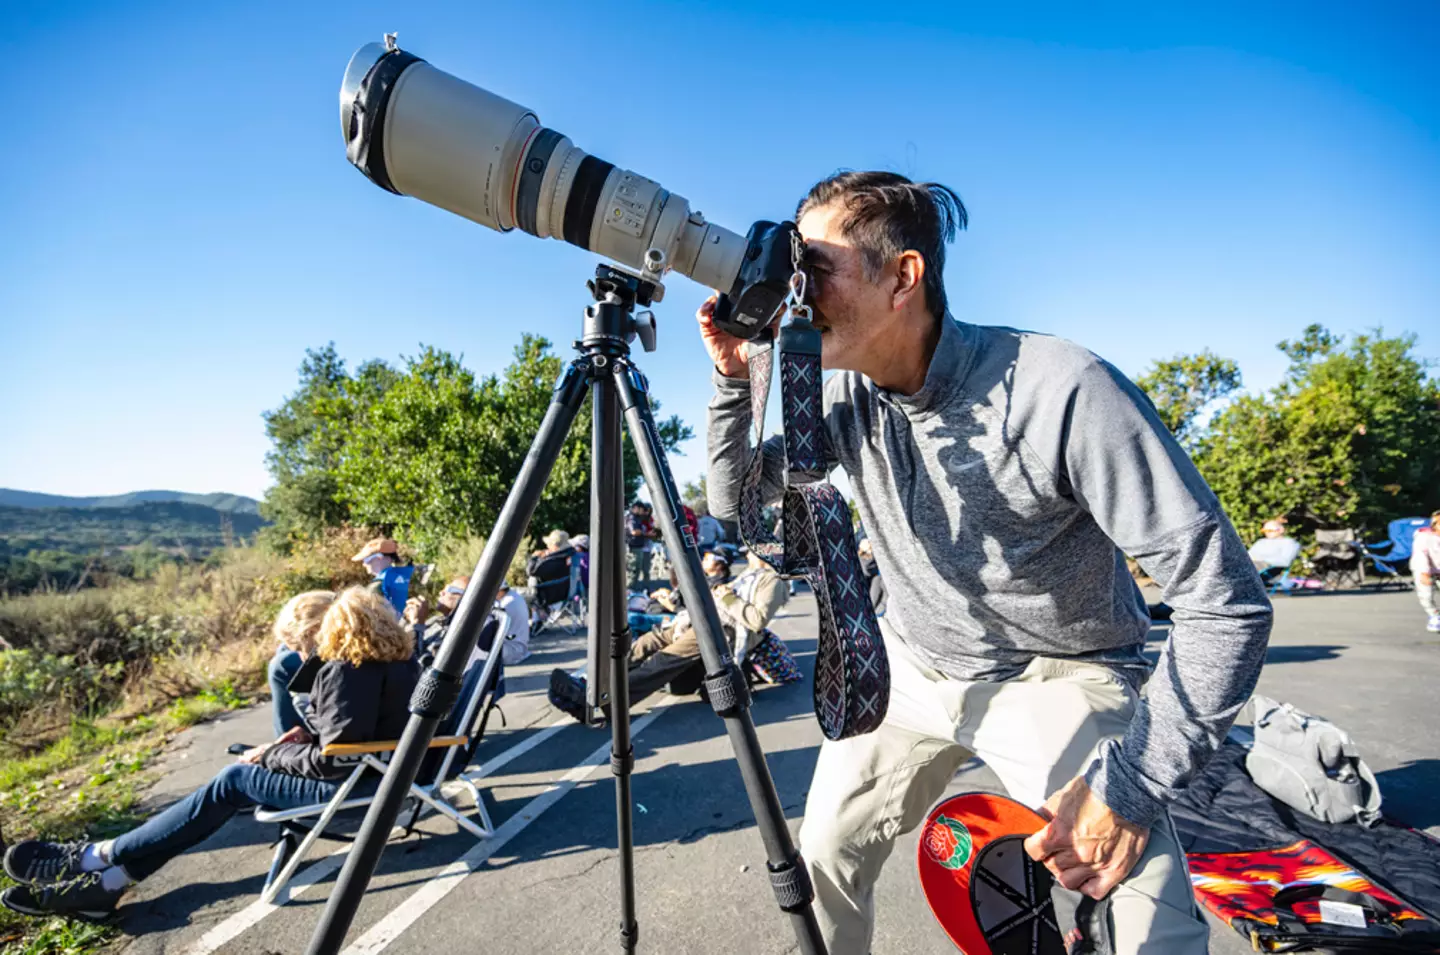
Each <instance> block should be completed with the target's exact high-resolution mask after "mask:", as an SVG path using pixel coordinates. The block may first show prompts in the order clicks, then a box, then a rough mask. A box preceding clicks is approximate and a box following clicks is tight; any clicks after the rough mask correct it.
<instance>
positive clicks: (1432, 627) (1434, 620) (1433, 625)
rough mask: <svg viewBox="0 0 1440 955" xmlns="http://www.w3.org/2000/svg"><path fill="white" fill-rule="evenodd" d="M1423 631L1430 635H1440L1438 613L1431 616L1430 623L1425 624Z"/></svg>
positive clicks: (1439, 616)
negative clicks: (1428, 632) (1427, 631)
mask: <svg viewBox="0 0 1440 955" xmlns="http://www.w3.org/2000/svg"><path fill="white" fill-rule="evenodd" d="M1425 629H1426V630H1429V631H1430V632H1431V633H1440V613H1437V614H1431V616H1430V622H1429V623H1427V624H1425Z"/></svg>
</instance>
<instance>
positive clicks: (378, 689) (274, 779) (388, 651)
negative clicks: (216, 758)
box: [0, 587, 420, 919]
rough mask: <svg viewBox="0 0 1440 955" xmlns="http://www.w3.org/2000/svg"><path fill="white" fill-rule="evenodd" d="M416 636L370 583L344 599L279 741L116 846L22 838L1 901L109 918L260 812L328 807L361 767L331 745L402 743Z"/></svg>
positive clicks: (415, 668)
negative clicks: (180, 861)
mask: <svg viewBox="0 0 1440 955" xmlns="http://www.w3.org/2000/svg"><path fill="white" fill-rule="evenodd" d="M414 646H415V641H414V639H413V638H412V637H411V635H410V634H409V633H408V632H407V631H406V630H405V629H404V627H402V626H401V624H400V623H399V622H398V621H397V620H396V619H395V614H394V612H393V611H392V610H391V608H390V605H389V603H388V602H387V601H386V600H385V598H384V597H382V596H380V595H379V594H376V593H373V592H371V591H368V590H366V589H365V588H363V587H352V588H350V589H349V590H347V591H345V592H344V593H342V594H341V595H340V596H339V597H338V598H336V600H335V602H334V604H332V605H331V607H330V609H329V610H327V611H326V612H325V617H324V620H323V622H322V623H321V625H320V638H319V642H318V650H317V655H318V656H319V657H320V659H321V660H323V661H325V662H324V664H323V665H322V666H321V667H320V668H319V671H318V672H317V673H316V676H315V682H314V685H313V686H312V688H311V691H310V707H309V710H308V711H307V713H306V714H305V718H306V723H307V724H308V726H309V729H306V728H305V727H297V728H296V729H293V730H290V731H289V732H287V733H286V734H285V735H284V736H282V737H280V739H278V740H276V741H275V742H273V743H268V744H266V745H264V746H257V747H255V748H254V749H251V750H248V751H247V752H246V753H244V754H243V755H242V756H241V757H240V759H239V762H237V763H236V764H235V765H233V766H227V767H226V768H225V769H223V770H221V772H220V773H219V775H217V776H216V777H215V778H214V779H212V780H211V781H210V783H209V784H208V785H206V786H204V787H202V788H200V789H197V790H196V791H195V792H193V793H191V794H190V795H189V796H187V797H186V798H184V799H182V800H180V801H179V802H177V803H175V804H174V805H173V806H171V807H170V808H169V809H166V810H164V811H163V812H161V813H159V814H158V815H156V816H154V817H152V818H151V819H149V820H147V821H146V822H145V823H144V824H142V825H141V826H140V827H139V828H137V829H132V830H131V831H130V832H127V833H125V834H124V835H123V836H120V837H118V838H116V839H113V840H110V841H107V842H99V843H81V842H77V843H56V842H43V841H38V840H35V841H30V842H21V843H17V844H15V845H13V846H11V847H10V848H9V850H7V851H6V853H5V872H6V874H8V875H9V876H10V877H11V878H12V879H15V880H16V881H17V882H20V883H22V884H21V885H18V886H15V887H14V888H11V889H8V890H7V891H6V892H5V893H4V895H3V896H0V901H3V902H4V904H5V905H6V906H7V907H9V908H11V909H13V910H15V911H17V912H21V913H23V914H25V915H72V916H78V917H81V918H90V919H100V918H106V917H108V916H109V915H111V914H112V913H113V912H114V909H115V904H116V903H117V902H118V901H119V900H120V896H121V895H122V894H123V893H124V891H125V889H126V887H127V886H129V885H130V884H131V883H133V882H138V881H140V880H141V879H144V878H146V877H148V876H149V875H150V874H151V873H152V872H154V871H156V870H157V869H159V868H160V867H161V866H162V865H164V864H165V863H166V862H168V861H170V860H171V859H173V858H174V857H175V856H177V855H179V854H180V853H182V852H184V851H185V850H186V849H188V848H190V847H191V846H194V845H197V844H199V843H200V842H203V841H204V840H205V839H207V838H208V837H209V836H210V835H211V834H212V833H214V832H215V831H216V830H217V829H219V828H220V827H221V826H223V825H224V824H225V823H226V822H227V821H228V820H229V819H230V817H231V816H233V815H235V813H236V812H237V811H239V810H241V809H244V808H248V807H250V806H269V807H272V808H275V809H291V808H297V807H299V806H308V805H311V804H314V803H319V802H325V801H327V800H329V799H330V798H331V797H333V796H334V795H335V793H336V792H337V791H338V790H339V788H340V784H341V782H342V781H343V780H344V778H345V777H346V776H348V775H349V773H350V771H351V770H352V769H353V768H354V759H355V758H354V757H351V758H350V759H348V760H347V759H346V758H344V757H329V756H326V755H324V749H325V747H326V746H328V745H329V744H331V743H351V742H356V743H358V742H369V741H374V740H389V739H398V738H399V736H400V731H401V730H403V729H404V728H405V722H406V720H407V719H408V718H409V713H408V712H407V705H408V703H409V701H410V694H411V692H412V691H413V690H414V688H415V683H416V682H417V680H418V679H419V676H420V669H419V665H418V664H417V663H415V662H414V660H413V659H412V656H413V650H414Z"/></svg>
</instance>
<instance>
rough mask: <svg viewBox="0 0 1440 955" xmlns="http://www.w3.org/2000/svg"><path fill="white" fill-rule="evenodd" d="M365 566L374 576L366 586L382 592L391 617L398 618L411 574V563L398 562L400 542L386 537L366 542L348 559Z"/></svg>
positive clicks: (403, 611) (401, 613) (412, 572)
mask: <svg viewBox="0 0 1440 955" xmlns="http://www.w3.org/2000/svg"><path fill="white" fill-rule="evenodd" d="M350 559H351V560H353V561H358V562H359V563H362V564H364V565H365V569H366V570H368V571H370V573H371V574H373V575H374V577H375V580H374V581H373V582H372V583H371V584H370V586H371V587H372V588H373V589H375V590H378V591H379V592H380V593H381V594H384V595H385V599H386V600H388V601H389V602H390V606H392V607H394V608H395V618H396V619H397V620H398V619H399V618H400V617H401V616H403V615H404V613H405V602H406V600H408V599H409V597H410V577H411V576H412V575H413V574H414V573H415V565H414V564H410V563H405V564H402V563H400V545H398V544H396V543H395V542H394V541H393V540H391V539H390V538H388V537H377V538H375V539H374V540H371V541H368V542H366V544H365V546H364V547H362V548H360V553H358V554H356V555H355V556H354V557H352V558H350Z"/></svg>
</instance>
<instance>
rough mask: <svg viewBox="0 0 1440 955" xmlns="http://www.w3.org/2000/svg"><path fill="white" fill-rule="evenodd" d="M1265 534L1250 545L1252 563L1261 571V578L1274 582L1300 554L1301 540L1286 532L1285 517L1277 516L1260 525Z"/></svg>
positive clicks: (1267, 581) (1262, 532) (1261, 531)
mask: <svg viewBox="0 0 1440 955" xmlns="http://www.w3.org/2000/svg"><path fill="white" fill-rule="evenodd" d="M1260 533H1261V534H1262V535H1263V536H1262V537H1261V538H1260V539H1259V540H1257V541H1256V542H1255V543H1253V544H1251V545H1250V563H1252V564H1254V565H1255V569H1256V570H1257V571H1259V572H1260V579H1261V580H1263V581H1264V582H1265V583H1267V584H1269V583H1273V582H1274V580H1275V578H1277V577H1279V576H1280V575H1281V574H1283V573H1285V571H1287V570H1289V569H1290V565H1291V564H1293V563H1294V562H1295V558H1296V557H1299V556H1300V542H1299V541H1297V540H1296V539H1295V538H1293V537H1290V536H1288V535H1287V534H1286V533H1285V519H1284V518H1283V517H1277V518H1275V519H1273V520H1268V521H1266V522H1265V523H1264V524H1263V525H1261V527H1260Z"/></svg>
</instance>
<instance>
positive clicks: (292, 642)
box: [271, 590, 335, 657]
mask: <svg viewBox="0 0 1440 955" xmlns="http://www.w3.org/2000/svg"><path fill="white" fill-rule="evenodd" d="M334 602H335V593H334V591H331V590H307V591H306V592H305V593H303V594H296V595H295V596H294V597H291V598H290V599H289V600H288V601H286V602H285V606H283V607H281V608H280V613H279V615H277V616H276V617H275V626H274V627H273V628H271V633H273V634H275V639H276V640H279V641H280V642H281V643H283V644H285V646H287V647H289V648H290V649H291V650H294V651H296V652H297V653H303V654H304V655H305V656H307V657H308V656H311V655H313V654H314V653H315V645H316V638H317V635H318V634H319V633H320V621H321V620H322V619H324V617H325V611H327V610H329V609H330V605H331V604H333V603H334Z"/></svg>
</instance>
